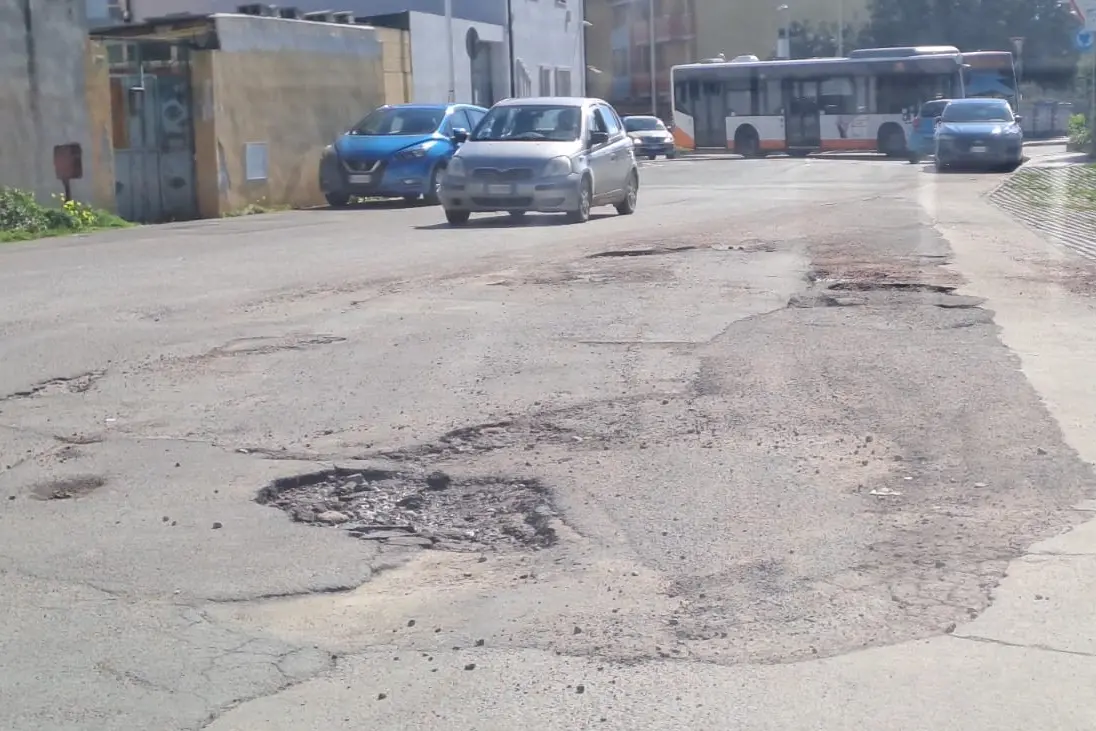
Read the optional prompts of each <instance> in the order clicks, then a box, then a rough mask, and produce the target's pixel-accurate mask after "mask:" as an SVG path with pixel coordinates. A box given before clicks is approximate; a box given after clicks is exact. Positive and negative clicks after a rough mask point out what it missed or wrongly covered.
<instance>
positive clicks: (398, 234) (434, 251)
mask: <svg viewBox="0 0 1096 731" xmlns="http://www.w3.org/2000/svg"><path fill="white" fill-rule="evenodd" d="M1001 178H1002V176H1000V175H977V174H949V175H936V174H934V173H933V172H932V171H931V169H930V168H929V167H928V166H925V167H921V166H911V165H908V164H905V163H901V162H891V161H881V160H874V159H871V158H856V157H853V158H850V159H837V158H833V159H808V160H791V159H771V160H762V161H743V160H698V161H690V160H681V161H674V162H667V163H657V164H653V165H646V166H645V167H644V170H643V177H642V186H643V187H642V190H641V194H640V204H639V210H638V212H637V213H636V214H635V215H634V216H630V217H622V216H617V215H615V213H613V212H612V209H603V210H602V211H600V212H599V213H600V215H597V216H596V217H595V218H594V219H593V220H591V221H590V222H589V223H588V224H586V225H582V226H568V225H561V224H560V222H558V221H557V220H556V219H554V218H551V217H530V220H529V221H528V222H526V223H525V224H524V225H516V226H515V225H513V224H511V222H510V221H509V220H508V219H507V218H506V217H478V218H474V219H473V222H472V224H471V225H469V226H468V227H466V228H462V229H452V228H449V227H447V226H445V225H444V224H443V223H441V221H442V216H441V212H440V210H438V209H436V208H429V207H418V208H410V209H408V208H404V207H403V206H402V205H400V206H383V205H381V206H376V205H374V206H363V207H362V208H360V209H355V210H345V211H328V210H323V211H307V212H295V213H285V214H274V215H266V216H257V217H251V218H239V219H232V220H223V221H209V222H200V223H193V224H182V225H171V226H164V227H158V228H148V229H137V230H132V231H126V232H122V233H115V234H111V235H110V236H92V237H87V238H83V239H73V240H66V241H61V242H48V243H41V244H37V245H11V246H5V247H3V248H0V302H2V303H3V307H2V309H0V363H2V368H0V498H2V501H0V607H2V609H3V615H4V616H5V618H6V619H5V621H4V622H2V623H0V655H2V657H3V658H4V660H3V662H0V728H3V729H11V730H12V731H23V730H28V731H29V730H31V729H33V730H35V731H37V730H39V729H43V730H44V729H49V730H51V731H53V730H67V729H74V730H75V729H81V730H82V731H91V730H96V731H98V730H100V729H102V730H104V731H106V730H108V729H109V730H111V731H113V730H115V729H117V730H118V731H122V730H125V731H132V729H138V728H140V729H197V728H209V729H217V730H218V731H226V730H229V729H232V730H237V731H244V730H245V729H246V730H247V731H258V730H260V729H262V730H266V729H270V730H275V729H276V730H278V731H281V730H283V729H284V730H285V731H289V730H290V729H292V730H294V731H298V730H299V729H306V728H307V729H311V728H323V729H341V728H345V729H359V728H367V727H380V728H388V729H395V728H400V729H403V728H407V729H411V728H442V727H444V728H454V729H458V728H459V729H500V730H501V729H513V728H518V727H521V726H528V727H531V728H543V729H557V728H558V729H577V728H612V729H629V730H632V729H668V728H696V727H700V726H702V725H703V726H706V727H712V728H728V729H729V728H758V729H761V728H766V729H767V728H774V729H775V728H781V729H787V728H819V729H822V728H825V729H831V728H832V729H837V728H846V727H847V728H853V727H856V728H862V727H864V725H865V724H866V723H867V724H870V723H872V722H873V719H874V720H878V718H879V714H880V713H890V708H891V707H888V706H886V705H885V700H886V699H887V698H890V699H891V703H892V704H893V707H896V706H899V705H902V704H903V703H906V702H907V701H908V700H909V699H908V698H907V696H909V695H910V694H911V693H912V694H913V695H917V694H918V693H921V694H922V696H923V697H930V696H933V695H934V694H936V693H944V695H945V696H946V697H951V695H952V694H953V692H954V688H951V687H947V688H943V689H941V688H940V686H939V684H940V682H941V679H940V673H938V672H937V671H936V670H935V668H938V667H940V664H941V663H947V662H952V663H953V664H955V663H959V664H960V665H961V667H958V671H959V672H961V673H962V674H963V675H965V676H970V675H972V674H974V675H981V674H984V673H985V670H984V668H985V667H989V666H993V667H996V668H998V669H1002V672H1004V671H1005V670H1007V669H1008V668H1009V667H1010V665H1009V662H1012V661H1008V662H1005V661H1001V660H1000V659H999V658H996V657H991V656H989V655H986V656H982V655H979V654H978V653H979V652H983V648H984V651H985V652H986V653H989V652H990V650H991V649H1000V648H999V647H996V646H994V645H993V643H991V642H989V641H988V640H987V641H986V642H981V643H980V644H979V643H976V642H970V643H965V644H964V649H963V650H958V649H956V648H955V647H954V646H944V645H940V644H936V643H940V642H941V641H944V642H953V645H954V644H955V643H956V642H957V641H956V640H953V638H952V637H949V636H948V635H951V634H953V633H955V632H956V630H957V629H958V630H959V634H962V631H963V627H964V625H965V623H968V622H970V621H971V620H975V621H978V620H976V618H978V617H979V616H980V615H981V613H982V612H983V611H984V610H985V609H986V608H987V606H989V604H990V599H991V594H992V592H993V590H994V588H995V587H996V586H997V585H998V582H999V581H1000V580H1001V579H1002V577H1003V576H1004V575H1005V573H1006V569H1007V568H1008V566H1009V562H1010V561H1012V560H1014V559H1017V558H1018V557H1020V556H1021V555H1022V554H1024V552H1025V551H1027V549H1028V548H1029V546H1031V545H1032V544H1033V543H1035V542H1037V541H1039V540H1041V539H1044V538H1048V537H1051V536H1054V535H1057V534H1058V533H1061V532H1062V531H1063V530H1064V529H1066V528H1068V527H1069V526H1072V525H1076V524H1078V523H1079V522H1080V520H1081V518H1082V517H1083V513H1081V512H1078V511H1077V510H1074V509H1073V507H1074V506H1075V505H1076V504H1077V503H1078V501H1080V500H1082V499H1083V498H1084V497H1086V496H1089V495H1091V494H1092V492H1093V487H1094V485H1096V481H1094V479H1093V477H1092V474H1091V471H1090V469H1089V467H1088V465H1087V464H1086V463H1085V462H1084V461H1082V459H1081V458H1080V457H1079V456H1078V454H1077V453H1076V452H1075V451H1074V448H1073V446H1071V445H1070V444H1068V443H1067V439H1068V434H1065V435H1064V434H1063V428H1062V425H1061V419H1060V418H1055V413H1054V412H1053V409H1051V408H1048V405H1047V403H1046V394H1045V393H1043V392H1042V391H1040V390H1037V388H1036V387H1035V386H1033V383H1032V376H1031V375H1030V374H1028V373H1026V372H1025V370H1024V369H1022V368H1021V364H1020V358H1021V357H1029V356H1030V355H1031V354H1030V353H1027V354H1026V355H1025V354H1024V353H1018V351H1017V348H1016V346H1013V347H1009V346H1007V345H1006V343H1005V342H1003V340H1002V335H1001V323H1000V322H998V321H997V315H996V313H997V310H996V309H995V305H996V303H995V302H992V301H991V302H987V301H986V300H985V299H984V298H980V297H975V296H971V295H970V294H969V289H970V286H971V283H972V282H975V283H976V282H979V281H981V280H980V279H978V277H980V276H982V274H983V268H984V261H985V259H984V257H983V258H982V259H979V258H977V257H972V256H970V254H969V252H971V251H975V250H980V249H977V248H976V247H977V246H981V247H988V246H990V245H991V243H992V244H993V245H1003V244H1001V241H1010V240H1011V241H1014V242H1015V241H1020V240H1021V238H1017V237H1022V236H1024V235H1025V234H1024V233H1023V231H1022V230H1021V229H1019V228H1018V227H1015V226H1013V227H1012V228H1009V226H1011V224H1009V223H1008V222H1007V221H1005V220H1004V219H1003V218H992V217H991V216H993V215H996V214H992V213H990V212H988V204H987V203H986V202H985V201H984V200H983V198H984V194H985V193H987V192H988V191H989V190H990V189H991V188H992V187H993V185H994V184H996V183H998V182H1000V180H1001ZM978 216H982V217H983V218H978ZM972 222H979V223H978V225H974V224H973V223H972ZM949 227H950V228H949ZM949 231H950V233H949ZM1010 237H1012V238H1011V239H1010ZM994 242H996V243H994ZM962 247H966V248H965V249H964V248H962ZM962 251H966V252H968V253H967V258H966V260H963V261H965V262H966V263H963V261H960V260H962V256H960V254H961V253H962ZM1002 276H1003V275H1002ZM1067 294H1068V293H1067ZM1074 294H1076V296H1078V297H1081V296H1082V294H1083V293H1082V294H1077V293H1076V292H1074ZM1069 296H1073V295H1069ZM1063 301H1064V300H1063ZM1071 301H1072V300H1071ZM1007 304H1008V302H1006V303H1005V305H1007ZM1064 306H1065V305H1060V307H1064ZM1065 326H1066V324H1062V327H1065ZM335 465H338V466H339V467H340V468H341V469H342V472H340V475H341V477H340V478H339V479H343V478H344V477H346V476H347V475H350V476H352V475H353V473H355V471H359V470H362V469H365V468H367V467H368V468H369V469H372V470H378V472H376V473H370V474H376V475H382V476H383V479H381V480H380V482H378V483H377V484H378V485H380V488H379V491H376V494H377V495H381V493H383V492H384V491H385V490H395V491H396V492H398V493H399V494H401V495H403V494H407V493H408V492H409V491H411V490H413V489H417V487H416V486H418V485H419V484H420V483H421V482H422V481H423V479H424V476H425V475H427V474H429V473H434V472H438V471H441V472H444V473H445V474H447V475H448V476H450V478H451V479H452V480H453V485H454V487H452V488H450V489H451V490H465V491H467V492H468V494H469V495H473V493H474V497H475V499H477V500H480V499H482V500H483V501H484V503H483V505H479V504H477V505H476V506H471V507H470V505H471V504H470V503H468V502H467V500H471V499H472V498H470V497H467V496H465V495H464V493H461V496H462V497H461V498H460V500H452V501H450V503H447V504H446V505H440V503H439V505H440V507H438V508H437V510H436V511H435V513H433V514H432V520H434V521H435V522H437V523H438V524H439V525H438V527H439V530H441V531H442V532H444V531H449V532H450V533H452V532H453V531H456V532H457V533H460V532H461V531H462V530H465V529H466V528H467V526H468V525H469V524H474V525H476V526H482V525H487V524H489V523H490V522H491V521H493V520H495V519H496V518H497V519H498V520H500V521H501V520H503V519H507V518H513V517H514V516H517V518H518V519H528V518H529V517H530V516H531V515H533V514H534V513H535V514H536V515H539V516H540V517H541V518H542V519H543V520H544V521H545V524H546V525H547V526H548V527H547V528H546V532H545V533H544V535H546V536H548V537H549V538H548V539H546V541H544V542H543V544H541V545H540V546H539V547H536V548H533V547H530V546H528V545H523V544H522V543H521V542H520V541H514V540H510V539H509V538H507V537H506V536H502V537H500V538H498V540H491V541H488V540H487V539H486V538H483V535H486V534H483V535H480V534H477V536H474V537H469V538H468V539H467V540H465V541H464V542H463V543H459V545H458V544H454V546H455V548H456V549H458V550H448V549H446V550H421V549H418V548H415V547H414V546H413V545H412V544H414V543H415V542H416V540H418V541H419V542H423V541H421V540H419V539H415V540H410V541H407V540H405V541H399V540H396V541H393V542H391V543H388V544H385V543H383V542H378V541H374V540H362V539H359V538H357V537H354V536H353V535H351V532H350V531H348V530H347V528H353V527H354V526H360V524H361V523H362V522H363V521H364V522H368V520H366V519H365V518H363V517H362V516H361V515H357V514H354V509H356V508H354V509H352V508H353V506H352V505H349V503H348V505H349V507H348V508H347V510H346V512H347V513H350V514H351V515H349V516H348V517H351V518H352V520H350V521H348V522H347V523H345V524H343V525H332V526H321V525H317V524H311V523H309V522H295V521H294V520H292V519H291V516H290V514H289V513H288V512H287V511H286V510H279V509H277V508H276V507H271V506H268V505H261V504H259V503H258V502H256V498H257V496H258V495H259V494H260V491H261V490H263V488H265V487H267V486H269V485H271V484H272V483H273V482H274V481H275V480H278V479H279V478H287V477H292V476H296V475H304V474H313V473H317V472H318V471H320V470H324V469H330V468H332V467H333V466H335ZM321 477H322V475H321ZM317 479H318V478H317ZM336 482H338V480H336ZM278 484H280V485H284V484H286V483H285V482H284V481H283V482H282V483H278ZM321 487H322V485H319V484H317V485H306V486H305V487H303V488H301V489H298V490H296V491H295V492H292V493H291V494H290V493H283V495H286V496H288V497H287V504H286V508H287V510H290V509H296V510H297V512H296V513H295V515H296V517H298V518H301V517H302V515H305V514H307V515H313V514H314V512H317V511H320V510H322V509H330V508H331V507H332V504H326V505H320V503H319V502H316V501H317V500H318V498H315V497H314V495H315V492H316V491H317V490H319V489H320V488H321ZM374 487H376V485H374ZM473 488H474V489H473ZM507 490H509V491H510V492H509V493H506V495H509V496H510V497H506V495H503V493H504V492H505V491H507ZM401 491H402V492H401ZM423 494H426V493H423ZM310 495H311V496H313V497H310ZM289 497H291V498H292V500H293V501H295V502H293V503H292V504H289ZM331 499H332V500H336V504H334V506H335V507H338V506H339V505H341V504H342V503H338V500H337V498H331ZM378 499H379V498H378ZM430 499H435V498H430ZM436 499H437V500H441V499H442V498H440V497H439V498H436ZM309 500H312V501H313V502H312V503H310V502H309ZM312 505H320V507H318V508H317V511H313V512H309V510H311V507H310V506H312ZM484 505H487V506H488V507H484ZM301 506H303V507H301ZM492 506H493V507H492ZM389 507H391V506H389ZM363 509H364V508H363ZM370 509H372V508H370ZM393 509H394V508H393ZM302 510H303V511H304V513H302V512H301V511H302ZM477 511H479V512H477ZM511 513H512V514H513V515H511ZM306 519H307V520H309V521H311V520H314V518H311V517H308V518H306ZM477 530H478V528H477ZM465 532H467V531H465ZM473 532H474V531H473ZM538 535H539V534H538ZM1010 573H1011V572H1010ZM872 648H878V649H872ZM971 648H973V649H971ZM888 652H889V653H892V654H890V655H879V654H873V653H888ZM1040 662H1042V660H1027V661H1025V662H1017V663H1014V664H1017V665H1018V666H1019V667H1022V668H1028V669H1031V668H1036V667H1041V666H1040V665H1039V663H1040ZM964 663H965V664H964ZM918 669H920V672H917V671H918ZM952 669H955V668H952ZM1031 672H1033V673H1034V672H1035V670H1031ZM1048 672H1049V671H1048ZM1055 672H1060V673H1061V674H1062V675H1063V677H1066V678H1073V679H1075V681H1074V682H1076V683H1078V684H1081V683H1082V682H1088V681H1087V680H1084V678H1085V677H1087V676H1085V675H1084V673H1083V672H1080V671H1078V670H1077V669H1076V668H1066V669H1063V668H1060V667H1058V666H1055ZM1085 672H1089V673H1090V674H1091V668H1086V670H1085ZM895 686H897V688H896V687H895ZM980 692H982V691H981V690H979V691H977V692H973V691H972V693H973V695H974V696H975V697H976V698H977V697H978V693H980ZM984 692H985V693H987V694H989V693H991V691H990V690H986V691H984ZM992 692H993V693H998V694H999V695H1000V694H1002V693H1003V694H1008V693H1011V692H1012V691H1008V690H1005V691H992ZM968 695H970V693H968ZM1044 695H1045V694H1044ZM986 697H987V698H988V697H989V696H988V695H987V696H986ZM967 700H969V699H967ZM986 702H987V703H989V701H988V700H987V701H986ZM957 703H960V706H961V702H960V701H957ZM997 703H998V705H1001V704H1000V701H999V700H998V701H997ZM881 704H884V707H883V708H880V705H881ZM929 705H932V708H931V709H929V708H922V709H921V711H920V713H921V715H920V716H919V717H916V718H909V717H905V716H903V717H899V718H894V719H891V721H890V722H889V726H890V727H892V728H907V727H908V728H911V729H912V728H922V729H923V728H928V727H933V728H952V727H954V728H964V729H965V730H969V729H971V728H982V726H981V725H979V723H982V722H979V723H974V724H972V725H964V724H963V723H960V722H961V721H962V720H963V719H962V718H958V719H957V718H955V717H954V716H953V715H947V716H946V718H948V719H950V721H951V723H958V724H959V725H957V726H949V725H947V723H942V722H941V717H937V716H934V715H933V714H947V713H949V711H948V709H947V707H946V704H939V703H937V704H929ZM1006 705H1007V704H1006ZM960 706H956V707H955V708H953V709H951V711H950V713H951V714H954V715H958V708H959V707H960ZM1043 710H1044V712H1045V709H1043ZM1061 713H1064V712H1061ZM1078 714H1080V715H1077V716H1071V717H1069V718H1067V717H1065V716H1061V715H1060V716H1059V717H1058V720H1057V722H1056V723H1049V724H1048V725H1044V726H1043V727H1045V728H1055V729H1058V728H1062V729H1064V728H1090V727H1091V725H1088V726H1086V725H1085V723H1086V722H1087V721H1090V720H1092V719H1091V712H1090V711H1089V712H1088V714H1089V715H1084V712H1083V711H1078ZM1003 718H1004V719H1006V720H1011V721H1014V722H1015V721H1016V720H1017V716H1016V713H1015V710H1014V709H1012V710H1009V712H1008V713H1007V714H1005V715H1004V716H1003ZM1071 719H1079V720H1077V723H1078V724H1079V725H1071V724H1072V723H1073V720H1071ZM906 721H908V722H909V723H910V724H911V725H909V726H906V725H903V723H905V722H906ZM993 723H998V722H997V721H993V720H992V719H989V720H985V721H984V724H985V727H986V728H1001V727H1003V726H1001V725H1000V723H998V725H997V726H996V727H994V726H993V725H992V724H993ZM846 724H847V725H846ZM1006 725H1007V724H1006ZM1013 727H1017V728H1018V727H1020V726H1015V725H1014V726H1013Z"/></svg>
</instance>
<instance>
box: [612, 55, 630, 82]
mask: <svg viewBox="0 0 1096 731" xmlns="http://www.w3.org/2000/svg"><path fill="white" fill-rule="evenodd" d="M627 75H628V51H626V50H625V49H623V48H618V49H616V50H615V51H613V76H627Z"/></svg>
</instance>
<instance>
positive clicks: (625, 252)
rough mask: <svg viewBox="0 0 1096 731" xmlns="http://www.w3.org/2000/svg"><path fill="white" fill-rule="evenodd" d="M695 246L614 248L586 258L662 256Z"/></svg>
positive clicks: (678, 252)
mask: <svg viewBox="0 0 1096 731" xmlns="http://www.w3.org/2000/svg"><path fill="white" fill-rule="evenodd" d="M696 249H697V247H696V246H657V247H651V248H647V249H615V250H612V251H601V252H598V253H597V254H590V255H589V256H588V257H586V258H587V259H612V258H622V257H629V256H662V255H666V254H680V253H681V252H683V251H695V250H696Z"/></svg>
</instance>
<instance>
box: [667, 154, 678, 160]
mask: <svg viewBox="0 0 1096 731" xmlns="http://www.w3.org/2000/svg"><path fill="white" fill-rule="evenodd" d="M675 157H677V153H676V152H667V153H666V159H667V160H673V159H674V158H675Z"/></svg>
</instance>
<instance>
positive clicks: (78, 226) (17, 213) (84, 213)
mask: <svg viewBox="0 0 1096 731" xmlns="http://www.w3.org/2000/svg"><path fill="white" fill-rule="evenodd" d="M54 197H55V198H56V200H57V206H56V207H51V206H44V205H42V204H41V203H39V202H38V201H37V200H36V199H35V197H34V195H33V194H32V193H29V192H27V191H25V190H19V189H18V188H9V187H0V242H11V241H30V240H32V239H41V238H46V237H49V236H65V235H69V234H76V233H90V232H92V231H98V230H100V229H107V228H124V227H127V226H131V225H132V224H130V223H129V222H128V221H124V220H123V219H121V218H119V217H118V216H115V215H114V214H113V213H109V212H107V211H102V210H99V209H97V208H92V207H91V206H89V205H87V204H85V203H81V202H79V201H74V200H62V199H61V197H60V196H54Z"/></svg>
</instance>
